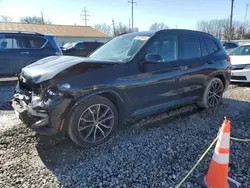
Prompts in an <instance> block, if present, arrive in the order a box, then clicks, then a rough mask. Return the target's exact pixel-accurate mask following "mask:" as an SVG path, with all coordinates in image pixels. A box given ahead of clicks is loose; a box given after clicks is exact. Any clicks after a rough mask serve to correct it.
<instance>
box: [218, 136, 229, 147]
mask: <svg viewBox="0 0 250 188" xmlns="http://www.w3.org/2000/svg"><path fill="white" fill-rule="evenodd" d="M216 146H219V147H220V148H225V149H228V148H229V146H230V133H221V135H220V136H219V139H218V142H217V144H216Z"/></svg>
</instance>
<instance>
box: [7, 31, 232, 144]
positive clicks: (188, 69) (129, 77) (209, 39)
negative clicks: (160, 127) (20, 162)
mask: <svg viewBox="0 0 250 188" xmlns="http://www.w3.org/2000/svg"><path fill="white" fill-rule="evenodd" d="M230 76H231V63H230V58H229V56H228V55H227V54H226V52H225V50H224V49H223V47H222V45H221V43H220V41H219V40H218V39H216V38H215V37H213V36H212V35H210V34H206V33H202V32H198V31H189V30H178V29H168V30H162V31H157V32H154V31H147V32H137V33H129V34H124V35H121V36H118V37H115V38H113V39H112V40H110V41H109V42H107V43H106V44H104V45H103V46H102V47H100V48H99V49H97V50H96V51H95V52H93V53H92V54H91V55H90V56H89V57H88V58H83V57H70V56H61V57H55V56H54V57H48V58H45V59H42V60H39V61H37V62H36V63H33V64H31V65H29V66H27V67H25V68H24V69H23V70H22V72H21V75H20V77H19V81H18V84H17V87H16V91H15V94H14V98H13V100H12V106H13V108H14V109H15V111H16V113H17V115H18V117H19V118H20V119H21V120H22V121H23V122H24V123H26V124H27V125H28V126H30V127H31V128H32V129H34V130H36V131H37V132H38V133H41V134H47V135H52V134H65V133H66V134H68V135H69V137H70V138H71V139H72V140H73V141H74V142H75V143H76V144H78V145H80V146H83V147H90V146H95V145H98V144H100V143H102V142H104V141H105V140H107V139H108V138H109V137H110V135H111V134H112V132H113V131H114V130H115V129H116V127H117V126H118V122H120V121H123V120H124V119H127V118H139V117H143V116H147V115H152V114H156V113H159V112H164V111H166V110H168V109H172V108H177V107H180V106H183V105H187V104H191V103H197V104H198V105H199V106H200V107H202V108H209V107H214V106H216V105H218V104H220V102H221V100H222V95H223V92H224V91H225V89H226V88H227V87H228V85H229V81H230Z"/></svg>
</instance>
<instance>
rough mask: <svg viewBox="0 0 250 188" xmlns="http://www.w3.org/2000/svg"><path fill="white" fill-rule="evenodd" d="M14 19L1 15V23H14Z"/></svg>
mask: <svg viewBox="0 0 250 188" xmlns="http://www.w3.org/2000/svg"><path fill="white" fill-rule="evenodd" d="M12 20H13V19H12V18H11V17H9V16H5V15H1V16H0V21H1V22H12Z"/></svg>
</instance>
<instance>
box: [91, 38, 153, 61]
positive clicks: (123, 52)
mask: <svg viewBox="0 0 250 188" xmlns="http://www.w3.org/2000/svg"><path fill="white" fill-rule="evenodd" d="M148 39H149V37H148V36H135V35H134V34H133V35H131V34H126V35H122V36H118V37H116V38H114V39H112V40H111V41H109V42H108V43H106V44H105V45H103V46H102V47H100V48H99V49H98V50H97V51H95V52H94V53H93V54H92V55H91V56H90V57H92V58H98V59H107V60H119V61H128V60H130V59H131V58H132V57H133V56H134V55H135V53H136V52H137V51H138V50H139V49H140V48H141V47H142V46H143V45H144V44H145V42H146V41H147V40H148Z"/></svg>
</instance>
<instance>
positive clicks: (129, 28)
mask: <svg viewBox="0 0 250 188" xmlns="http://www.w3.org/2000/svg"><path fill="white" fill-rule="evenodd" d="M128 30H129V32H131V24H130V18H129V19H128Z"/></svg>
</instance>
